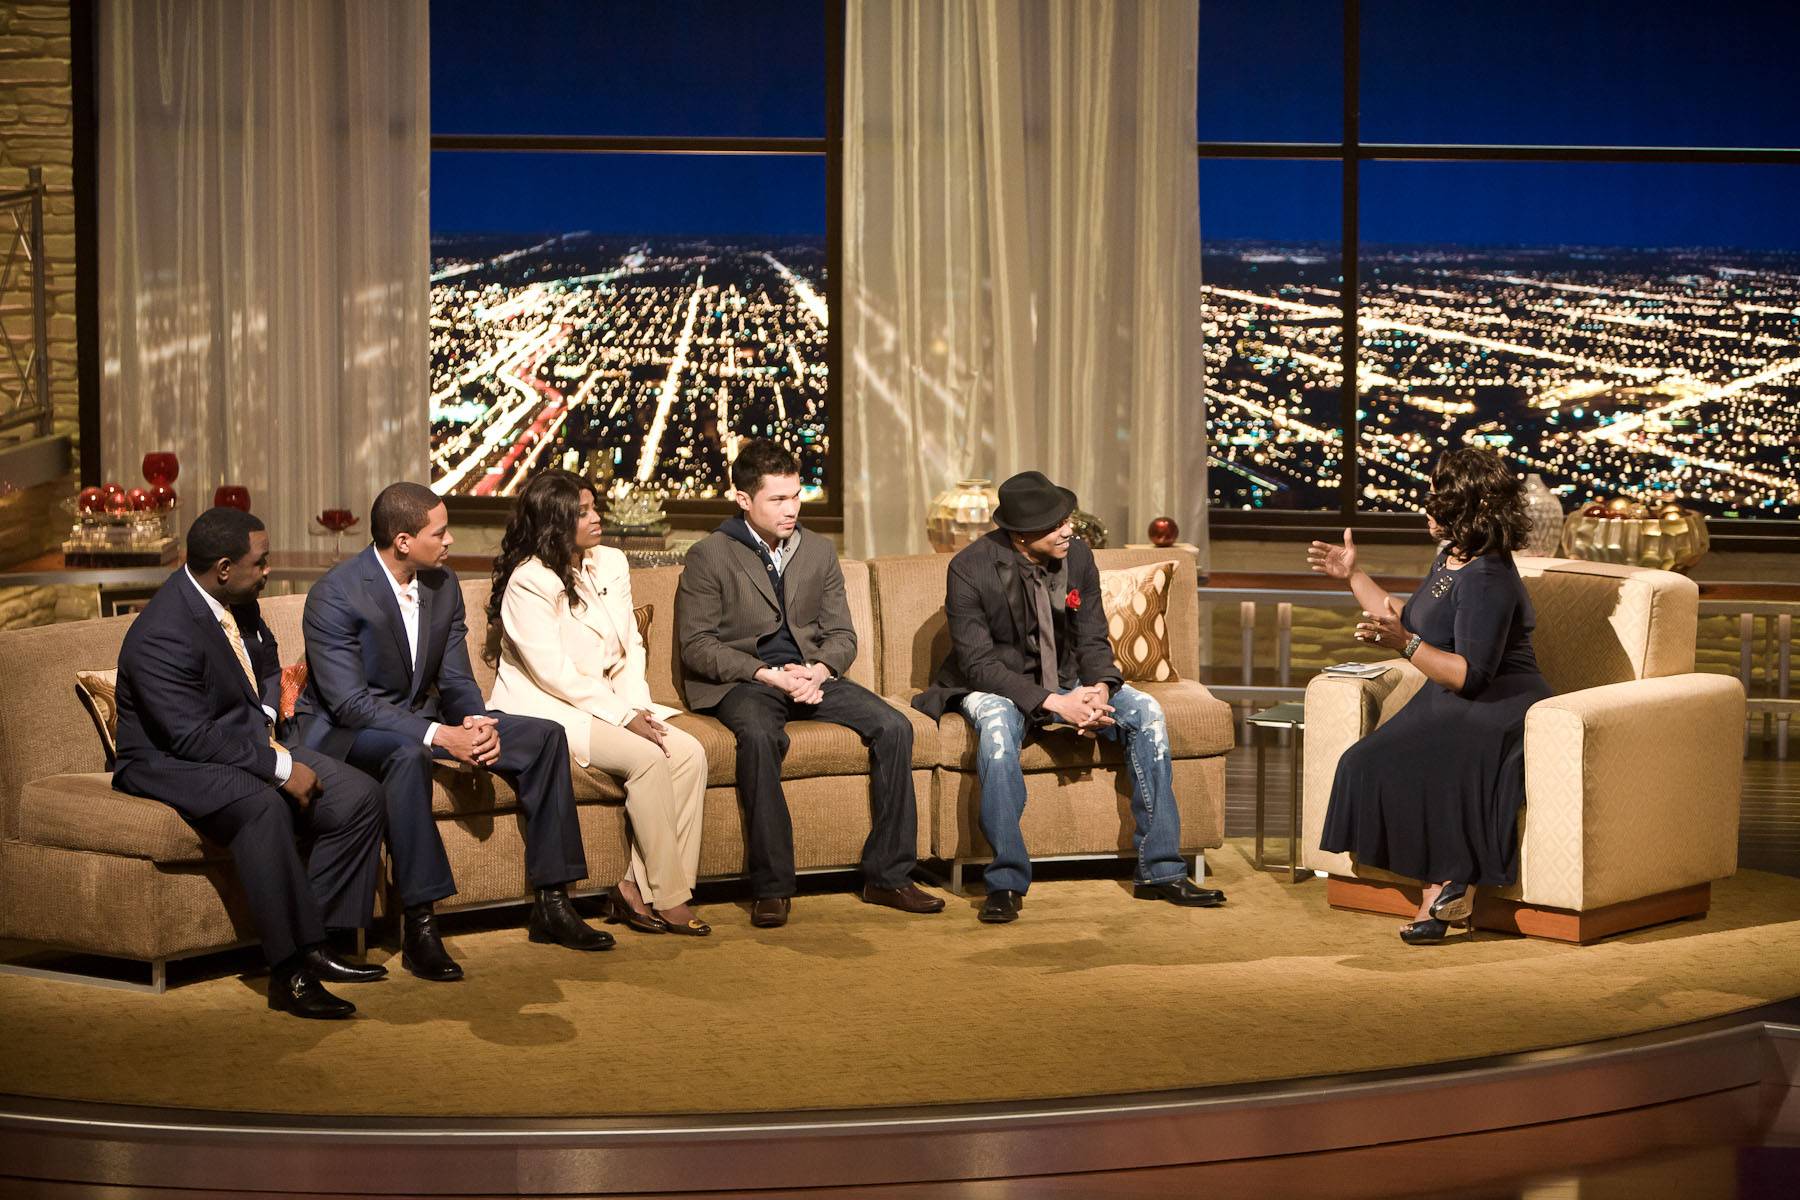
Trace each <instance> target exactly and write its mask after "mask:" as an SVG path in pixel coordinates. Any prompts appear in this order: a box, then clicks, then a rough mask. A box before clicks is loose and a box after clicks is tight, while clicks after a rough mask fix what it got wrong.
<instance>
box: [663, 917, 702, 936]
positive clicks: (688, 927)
mask: <svg viewBox="0 0 1800 1200" xmlns="http://www.w3.org/2000/svg"><path fill="white" fill-rule="evenodd" d="M656 919H657V920H659V921H661V922H662V923H663V928H664V929H665V930H667V931H668V932H670V933H677V934H680V935H681V936H682V937H706V936H708V935H709V934H711V933H712V926H711V925H708V924H707V923H706V922H705V921H702V920H701V919H700V918H699V917H695V918H693V919H692V920H690V921H687V922H684V923H681V924H677V923H676V922H674V921H671V920H669V918H667V917H665V916H663V915H662V914H661V913H658V914H656Z"/></svg>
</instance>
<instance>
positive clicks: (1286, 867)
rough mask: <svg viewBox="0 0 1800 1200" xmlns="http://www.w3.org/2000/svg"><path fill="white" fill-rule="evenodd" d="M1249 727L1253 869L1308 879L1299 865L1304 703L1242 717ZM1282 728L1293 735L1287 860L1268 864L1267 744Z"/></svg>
mask: <svg viewBox="0 0 1800 1200" xmlns="http://www.w3.org/2000/svg"><path fill="white" fill-rule="evenodd" d="M1244 723H1245V724H1246V725H1248V726H1249V727H1250V730H1251V734H1250V740H1251V741H1252V742H1253V743H1254V744H1255V746H1256V869H1257V870H1259V871H1286V872H1287V873H1288V882H1289V883H1298V882H1300V881H1301V880H1302V879H1306V878H1309V877H1310V876H1311V875H1312V872H1311V871H1306V870H1303V869H1302V868H1301V866H1300V773H1301V766H1302V764H1303V763H1304V762H1305V761H1306V754H1305V751H1306V747H1305V736H1306V706H1305V705H1304V704H1302V703H1298V702H1289V703H1286V704H1277V705H1275V706H1274V707H1273V708H1265V709H1263V710H1262V711H1261V712H1257V713H1251V714H1250V715H1249V716H1248V717H1246V718H1244ZM1282 730H1287V731H1289V732H1291V733H1292V734H1293V745H1292V747H1291V748H1290V754H1291V758H1290V759H1289V771H1288V839H1287V842H1288V849H1287V861H1286V862H1284V863H1273V864H1271V863H1269V862H1267V861H1266V860H1265V859H1264V857H1263V834H1264V830H1265V827H1266V826H1267V823H1268V822H1267V812H1268V808H1267V805H1268V760H1267V755H1268V746H1269V741H1270V740H1271V739H1272V738H1275V737H1278V736H1280V733H1281V731H1282Z"/></svg>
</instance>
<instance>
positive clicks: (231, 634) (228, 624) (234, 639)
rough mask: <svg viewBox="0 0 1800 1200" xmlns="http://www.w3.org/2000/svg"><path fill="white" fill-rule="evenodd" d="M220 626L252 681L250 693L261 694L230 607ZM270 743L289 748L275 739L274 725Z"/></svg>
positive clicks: (220, 617) (246, 674)
mask: <svg viewBox="0 0 1800 1200" xmlns="http://www.w3.org/2000/svg"><path fill="white" fill-rule="evenodd" d="M219 628H221V629H223V630H224V631H225V640H226V641H228V642H230V643H231V652H232V653H233V654H235V655H237V660H238V666H240V667H242V668H244V678H245V679H247V680H249V681H250V694H251V695H252V696H256V695H260V694H261V693H260V692H259V691H257V687H256V670H255V668H253V667H252V666H251V665H250V651H249V650H247V649H245V647H244V635H243V633H242V631H240V630H239V629H238V623H237V618H236V617H235V616H233V615H232V612H231V610H230V609H229V608H228V609H226V610H225V611H224V612H222V613H220V614H219ZM269 745H271V746H273V747H274V748H275V749H277V750H285V749H287V747H285V746H283V745H282V744H281V743H280V742H278V741H276V740H275V730H274V729H273V728H272V727H271V728H270V730H269Z"/></svg>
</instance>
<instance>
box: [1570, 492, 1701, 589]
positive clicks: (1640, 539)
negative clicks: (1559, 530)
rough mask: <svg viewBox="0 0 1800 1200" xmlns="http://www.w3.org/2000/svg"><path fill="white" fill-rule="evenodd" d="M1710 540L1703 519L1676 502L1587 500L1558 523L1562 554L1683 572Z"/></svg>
mask: <svg viewBox="0 0 1800 1200" xmlns="http://www.w3.org/2000/svg"><path fill="white" fill-rule="evenodd" d="M1711 545H1712V538H1711V537H1710V536H1709V535H1708V534H1707V532H1706V519H1705V518H1704V517H1702V516H1701V515H1700V514H1699V513H1697V512H1695V511H1694V510H1693V509H1691V508H1683V507H1682V506H1681V505H1679V504H1665V505H1663V506H1661V507H1660V508H1658V509H1656V510H1655V511H1651V510H1649V509H1648V508H1646V507H1645V506H1644V505H1642V504H1635V503H1633V502H1631V501H1624V502H1623V503H1621V502H1619V501H1612V502H1609V503H1607V504H1590V505H1588V506H1587V507H1586V508H1584V509H1581V510H1580V511H1579V512H1572V513H1570V514H1569V516H1568V519H1567V520H1566V521H1565V522H1564V523H1563V534H1562V552H1563V555H1564V557H1567V558H1582V559H1586V560H1588V561H1589V562H1609V563H1623V564H1625V565H1626V566H1632V567H1655V568H1657V569H1658V570H1662V571H1681V572H1683V573H1686V572H1687V571H1690V570H1692V569H1693V567H1694V564H1695V563H1697V562H1699V561H1700V559H1701V557H1702V556H1703V555H1704V554H1705V553H1706V551H1707V549H1708V547H1710V546H1711Z"/></svg>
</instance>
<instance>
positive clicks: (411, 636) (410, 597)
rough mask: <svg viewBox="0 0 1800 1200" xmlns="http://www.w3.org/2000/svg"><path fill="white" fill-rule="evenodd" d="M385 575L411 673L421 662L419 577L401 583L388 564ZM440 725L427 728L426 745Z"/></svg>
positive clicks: (384, 569) (435, 724)
mask: <svg viewBox="0 0 1800 1200" xmlns="http://www.w3.org/2000/svg"><path fill="white" fill-rule="evenodd" d="M381 565H382V567H383V573H384V574H385V575H386V576H387V581H388V586H389V587H391V588H393V589H394V602H395V603H397V604H398V605H399V606H400V623H401V624H403V625H405V626H406V650H407V653H408V654H410V655H411V656H412V657H411V658H409V659H408V660H407V663H406V665H407V668H408V670H409V671H410V670H411V668H412V667H413V665H414V664H415V663H417V662H418V661H419V577H418V575H416V574H415V575H414V576H413V577H412V582H411V583H401V582H400V581H399V580H398V579H395V578H394V572H393V571H392V570H388V569H386V568H387V563H386V562H385V561H384V562H383V563H382V564H381ZM437 731H438V723H437V722H436V721H433V722H432V723H431V724H430V725H427V726H426V727H425V744H426V745H427V746H429V745H431V741H432V739H433V738H435V737H436V736H437Z"/></svg>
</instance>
